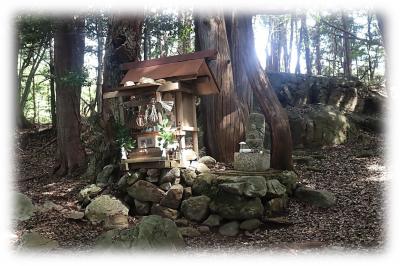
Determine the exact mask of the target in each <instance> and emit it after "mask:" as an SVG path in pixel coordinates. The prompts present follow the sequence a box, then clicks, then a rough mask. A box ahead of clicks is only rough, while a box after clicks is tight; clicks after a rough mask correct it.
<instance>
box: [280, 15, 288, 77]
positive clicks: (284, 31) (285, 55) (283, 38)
mask: <svg viewBox="0 0 400 266" xmlns="http://www.w3.org/2000/svg"><path fill="white" fill-rule="evenodd" d="M286 24H287V21H286V20H285V21H284V22H282V27H281V32H280V37H279V40H280V46H281V47H282V49H283V67H284V71H285V72H286V73H289V54H288V47H287V37H286V35H287V29H286V28H287V25H286Z"/></svg>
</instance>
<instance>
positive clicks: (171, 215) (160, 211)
mask: <svg viewBox="0 0 400 266" xmlns="http://www.w3.org/2000/svg"><path fill="white" fill-rule="evenodd" d="M151 214H154V215H159V216H161V217H164V218H168V219H171V220H175V219H176V218H178V215H179V213H178V211H177V210H174V209H171V208H168V207H164V206H161V205H160V204H153V206H151Z"/></svg>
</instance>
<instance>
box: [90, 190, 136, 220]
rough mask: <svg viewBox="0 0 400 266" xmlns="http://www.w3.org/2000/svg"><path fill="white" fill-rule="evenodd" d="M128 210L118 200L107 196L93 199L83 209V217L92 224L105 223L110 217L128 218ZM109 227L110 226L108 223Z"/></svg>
mask: <svg viewBox="0 0 400 266" xmlns="http://www.w3.org/2000/svg"><path fill="white" fill-rule="evenodd" d="M128 212H129V209H128V208H127V207H126V206H125V205H124V204H123V203H122V202H121V201H119V200H118V199H116V198H113V197H111V196H109V195H101V196H99V197H97V198H95V199H94V200H93V201H92V202H91V203H90V204H89V205H88V206H87V207H86V209H85V217H86V218H87V219H88V220H89V221H90V222H92V223H93V224H98V223H101V222H105V221H106V219H108V217H110V216H116V215H123V216H126V217H128ZM109 225H111V224H110V223H109Z"/></svg>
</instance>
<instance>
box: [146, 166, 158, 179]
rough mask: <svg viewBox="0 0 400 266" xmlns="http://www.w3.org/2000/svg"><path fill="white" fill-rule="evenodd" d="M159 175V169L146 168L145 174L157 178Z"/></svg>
mask: <svg viewBox="0 0 400 266" xmlns="http://www.w3.org/2000/svg"><path fill="white" fill-rule="evenodd" d="M160 175H161V172H160V169H156V168H155V169H149V170H147V176H150V177H156V178H157V179H158V178H159V177H160Z"/></svg>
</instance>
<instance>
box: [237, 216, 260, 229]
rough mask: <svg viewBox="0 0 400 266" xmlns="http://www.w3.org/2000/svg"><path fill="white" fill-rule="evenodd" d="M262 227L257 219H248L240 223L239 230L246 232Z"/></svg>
mask: <svg viewBox="0 0 400 266" xmlns="http://www.w3.org/2000/svg"><path fill="white" fill-rule="evenodd" d="M261 225H262V222H261V221H260V220H259V219H250V220H245V221H243V222H241V223H240V229H242V230H246V231H254V230H256V229H257V228H259V227H260V226H261Z"/></svg>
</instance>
